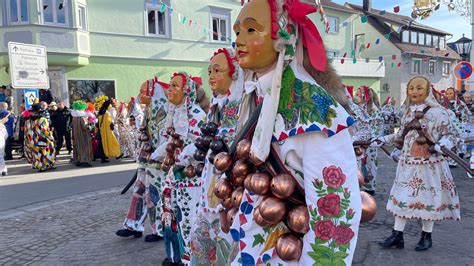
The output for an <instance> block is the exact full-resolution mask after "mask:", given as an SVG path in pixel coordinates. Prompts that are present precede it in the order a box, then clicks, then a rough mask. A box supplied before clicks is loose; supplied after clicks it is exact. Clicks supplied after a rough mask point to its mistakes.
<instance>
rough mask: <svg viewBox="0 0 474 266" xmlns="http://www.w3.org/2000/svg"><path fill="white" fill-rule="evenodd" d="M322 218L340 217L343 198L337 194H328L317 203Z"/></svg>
mask: <svg viewBox="0 0 474 266" xmlns="http://www.w3.org/2000/svg"><path fill="white" fill-rule="evenodd" d="M317 205H318V212H319V214H320V215H321V216H338V215H339V211H340V210H341V198H340V197H339V196H338V195H336V194H328V195H326V196H324V197H322V198H320V199H319V200H318V202H317Z"/></svg>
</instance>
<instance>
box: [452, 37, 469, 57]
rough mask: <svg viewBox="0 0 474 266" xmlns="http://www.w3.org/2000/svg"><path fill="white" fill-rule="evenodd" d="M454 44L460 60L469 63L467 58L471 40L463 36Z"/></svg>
mask: <svg viewBox="0 0 474 266" xmlns="http://www.w3.org/2000/svg"><path fill="white" fill-rule="evenodd" d="M454 44H455V45H456V52H458V54H459V55H460V56H461V58H462V60H463V61H469V56H470V54H471V46H472V40H471V39H469V38H466V37H464V34H463V35H462V37H461V38H460V39H459V40H457V41H456V42H454Z"/></svg>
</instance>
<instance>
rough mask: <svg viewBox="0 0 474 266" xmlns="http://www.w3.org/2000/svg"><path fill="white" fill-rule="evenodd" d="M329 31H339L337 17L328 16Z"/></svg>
mask: <svg viewBox="0 0 474 266" xmlns="http://www.w3.org/2000/svg"><path fill="white" fill-rule="evenodd" d="M328 22H329V33H339V18H338V17H332V16H328Z"/></svg>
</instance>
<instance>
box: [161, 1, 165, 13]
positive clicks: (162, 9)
mask: <svg viewBox="0 0 474 266" xmlns="http://www.w3.org/2000/svg"><path fill="white" fill-rule="evenodd" d="M165 10H166V5H165V3H162V4H161V9H160V12H161V13H163V12H165Z"/></svg>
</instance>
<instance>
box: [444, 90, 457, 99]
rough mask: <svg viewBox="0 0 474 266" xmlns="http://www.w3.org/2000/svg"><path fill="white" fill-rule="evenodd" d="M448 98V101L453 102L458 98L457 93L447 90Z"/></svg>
mask: <svg viewBox="0 0 474 266" xmlns="http://www.w3.org/2000/svg"><path fill="white" fill-rule="evenodd" d="M446 97H447V98H448V100H450V101H452V100H454V99H455V98H456V92H455V91H454V89H453V88H448V89H447V90H446Z"/></svg>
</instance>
